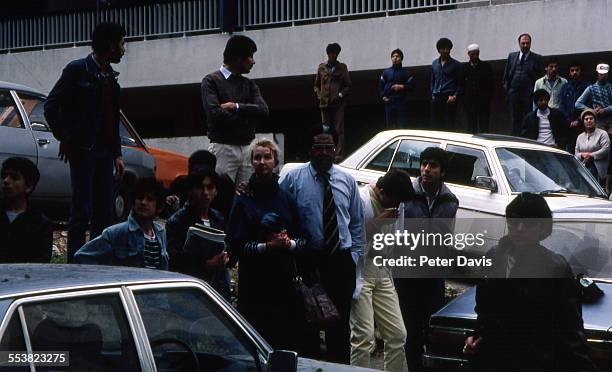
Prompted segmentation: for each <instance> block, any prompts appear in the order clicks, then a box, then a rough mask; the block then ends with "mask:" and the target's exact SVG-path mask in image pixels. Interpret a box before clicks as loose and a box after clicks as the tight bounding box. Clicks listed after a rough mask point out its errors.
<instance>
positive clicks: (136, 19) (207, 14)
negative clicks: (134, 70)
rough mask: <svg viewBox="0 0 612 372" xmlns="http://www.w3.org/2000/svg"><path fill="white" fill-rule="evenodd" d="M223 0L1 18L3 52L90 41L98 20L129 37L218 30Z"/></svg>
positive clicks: (0, 29)
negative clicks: (119, 27)
mask: <svg viewBox="0 0 612 372" xmlns="http://www.w3.org/2000/svg"><path fill="white" fill-rule="evenodd" d="M220 1H222V0H186V1H175V2H171V3H161V4H150V5H143V6H136V7H131V8H115V9H102V10H100V11H99V12H97V11H95V10H92V11H82V12H77V13H70V14H57V15H44V16H40V17H34V18H27V19H14V20H3V21H0V52H9V51H19V50H23V49H39V48H54V47H62V46H73V45H79V44H81V43H88V42H89V41H90V40H91V31H92V30H93V28H94V25H95V24H96V23H98V22H105V21H112V22H118V23H120V24H122V25H123V26H124V27H125V29H126V32H127V38H128V39H130V38H148V37H152V38H153V37H160V36H178V35H180V36H186V35H188V34H190V33H194V32H195V33H199V32H207V31H208V32H214V31H219V3H220Z"/></svg>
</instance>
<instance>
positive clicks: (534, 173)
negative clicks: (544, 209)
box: [281, 130, 612, 218]
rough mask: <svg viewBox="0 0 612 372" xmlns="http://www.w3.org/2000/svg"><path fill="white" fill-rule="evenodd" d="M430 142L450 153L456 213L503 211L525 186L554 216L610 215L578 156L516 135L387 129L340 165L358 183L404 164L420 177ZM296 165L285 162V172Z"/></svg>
mask: <svg viewBox="0 0 612 372" xmlns="http://www.w3.org/2000/svg"><path fill="white" fill-rule="evenodd" d="M431 146H435V147H441V148H443V149H445V150H446V151H447V152H448V153H449V157H450V165H449V167H448V170H447V171H446V177H445V182H446V184H447V186H448V187H449V188H450V189H451V191H452V192H453V193H454V194H455V195H456V196H457V198H458V199H459V208H460V211H459V215H458V217H473V216H474V217H475V215H480V217H484V216H503V215H504V211H505V208H506V205H508V203H509V202H510V201H511V200H512V199H513V198H514V196H515V195H517V194H519V193H521V192H523V191H529V192H534V193H540V194H542V195H544V196H545V197H546V200H547V202H548V204H549V206H550V207H551V209H552V210H553V211H554V212H555V217H562V216H563V211H564V210H565V209H567V208H571V209H572V210H573V211H574V212H576V213H578V212H580V213H586V214H588V215H589V216H591V217H592V218H596V217H597V216H599V215H600V214H603V215H606V217H607V218H609V217H611V216H612V202H610V201H608V200H607V197H606V194H605V192H604V190H603V189H602V188H601V187H600V186H599V185H598V184H597V182H596V181H595V179H594V178H593V177H592V176H591V174H590V173H589V172H588V171H587V170H586V168H585V167H584V166H582V164H581V163H580V162H579V161H578V160H577V159H576V158H575V157H574V156H572V155H570V154H569V153H567V152H565V151H562V150H559V149H555V148H552V147H549V146H545V145H542V144H540V143H538V142H536V141H532V140H527V139H522V138H518V137H511V136H504V135H495V134H480V135H472V134H465V133H451V132H436V131H424V130H391V131H384V132H381V133H379V134H377V135H376V136H374V138H372V139H371V140H370V141H368V142H367V143H366V144H365V145H363V146H361V147H360V148H359V149H358V150H357V151H355V152H354V153H353V154H351V155H350V156H349V157H347V158H346V159H345V160H344V161H343V162H342V163H340V164H339V165H340V166H341V167H342V168H344V169H345V170H346V171H347V172H349V173H351V174H352V175H353V176H354V177H355V179H356V180H357V182H358V183H359V184H360V185H364V184H368V183H376V181H377V180H378V178H379V177H380V176H382V175H384V174H385V173H386V172H387V171H389V170H390V169H402V170H405V171H407V172H408V173H409V174H410V176H411V177H417V176H418V175H419V169H420V160H421V159H420V154H421V152H422V151H423V150H424V149H425V148H427V147H431ZM297 165H298V164H296V163H288V164H286V165H285V167H283V169H282V172H281V174H284V173H286V172H287V171H288V170H289V169H292V168H295V167H296V166H297ZM557 212H558V213H557ZM601 217H603V216H601Z"/></svg>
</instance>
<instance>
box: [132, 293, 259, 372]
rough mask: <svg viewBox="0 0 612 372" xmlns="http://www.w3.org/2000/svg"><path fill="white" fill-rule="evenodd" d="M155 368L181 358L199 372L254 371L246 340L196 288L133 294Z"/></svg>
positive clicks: (254, 354) (251, 349) (255, 364)
mask: <svg viewBox="0 0 612 372" xmlns="http://www.w3.org/2000/svg"><path fill="white" fill-rule="evenodd" d="M135 298H136V302H137V303H138V308H139V309H140V314H141V316H142V320H143V322H144V325H145V328H146V331H147V336H148V337H149V342H150V343H151V349H152V350H153V355H154V357H155V364H156V365H157V368H158V369H160V368H161V367H162V366H164V365H166V364H168V363H170V361H171V360H177V359H178V360H180V361H181V363H182V364H183V365H188V366H189V367H190V368H189V369H190V370H193V371H197V370H198V368H197V367H195V365H194V363H195V361H194V359H195V357H194V356H193V355H194V354H195V355H197V359H198V364H199V367H200V368H199V370H200V371H258V370H259V366H258V360H259V358H258V357H257V351H256V349H255V346H254V345H253V344H252V343H251V342H249V340H248V338H247V336H246V335H245V334H244V333H243V331H242V330H240V329H239V328H238V327H237V326H236V325H235V324H234V323H232V321H231V320H230V318H228V317H227V316H226V315H225V314H224V313H222V310H221V309H220V308H219V307H218V306H216V305H215V304H214V303H213V302H212V301H211V300H210V299H209V298H207V297H206V296H205V294H204V292H202V291H201V290H198V289H175V290H163V291H161V290H158V291H143V292H136V293H135Z"/></svg>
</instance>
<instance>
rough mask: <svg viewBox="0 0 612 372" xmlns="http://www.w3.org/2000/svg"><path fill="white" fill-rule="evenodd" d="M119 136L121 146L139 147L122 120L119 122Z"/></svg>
mask: <svg viewBox="0 0 612 372" xmlns="http://www.w3.org/2000/svg"><path fill="white" fill-rule="evenodd" d="M119 136H121V144H122V145H123V146H129V147H140V146H138V142H136V140H135V139H134V137H132V135H131V134H130V132H129V131H128V129H127V128H126V126H125V123H124V122H123V120H121V121H120V122H119Z"/></svg>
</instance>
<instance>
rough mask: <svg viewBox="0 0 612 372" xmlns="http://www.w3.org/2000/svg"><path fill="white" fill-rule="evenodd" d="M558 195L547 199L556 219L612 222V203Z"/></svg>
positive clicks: (596, 199)
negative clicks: (608, 220)
mask: <svg viewBox="0 0 612 372" xmlns="http://www.w3.org/2000/svg"><path fill="white" fill-rule="evenodd" d="M557 195H558V196H557ZM557 195H555V196H546V197H545V199H546V202H547V203H548V206H549V207H550V210H551V211H552V212H553V215H554V217H555V218H556V219H574V218H577V219H589V220H601V219H610V220H612V201H608V200H604V199H600V198H589V197H585V196H577V195H563V194H557Z"/></svg>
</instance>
